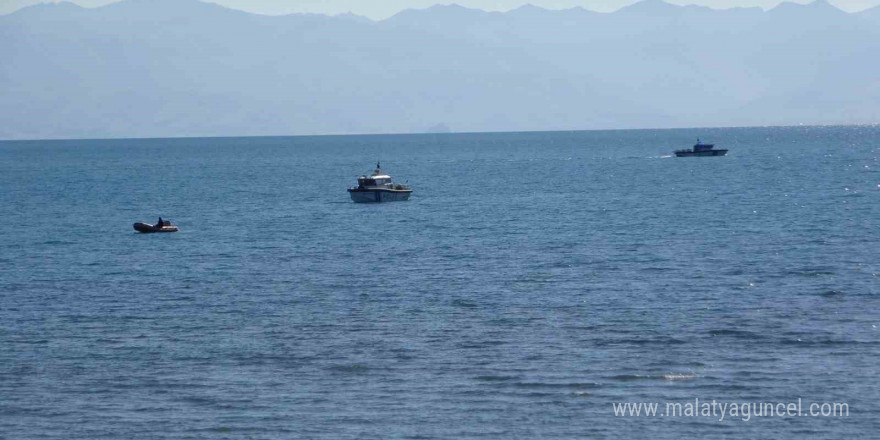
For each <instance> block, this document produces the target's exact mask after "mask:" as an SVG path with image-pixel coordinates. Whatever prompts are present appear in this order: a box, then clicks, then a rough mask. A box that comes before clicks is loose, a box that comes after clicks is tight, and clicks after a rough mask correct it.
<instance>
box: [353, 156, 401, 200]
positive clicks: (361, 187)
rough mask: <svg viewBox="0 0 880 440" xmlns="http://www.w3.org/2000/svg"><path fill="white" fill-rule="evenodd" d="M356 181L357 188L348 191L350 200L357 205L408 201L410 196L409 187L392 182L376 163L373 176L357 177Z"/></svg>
mask: <svg viewBox="0 0 880 440" xmlns="http://www.w3.org/2000/svg"><path fill="white" fill-rule="evenodd" d="M357 181H358V185H357V186H353V187H351V188H349V189H348V194H349V195H351V200H353V201H355V202H357V203H375V202H397V201H402V200H409V195H410V194H412V189H411V188H410V187H409V185H404V184H400V183H394V182H392V181H391V176H389V175H387V174H385V172H384V171H382V167H381V166H379V164H378V163H376V169H375V170H373V174H370V175H369V176H366V175H363V176H358V178H357Z"/></svg>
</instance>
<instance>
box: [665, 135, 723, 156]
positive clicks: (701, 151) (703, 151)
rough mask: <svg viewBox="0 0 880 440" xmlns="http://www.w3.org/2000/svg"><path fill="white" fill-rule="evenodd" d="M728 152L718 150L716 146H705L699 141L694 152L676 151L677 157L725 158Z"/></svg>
mask: <svg viewBox="0 0 880 440" xmlns="http://www.w3.org/2000/svg"><path fill="white" fill-rule="evenodd" d="M725 154H727V150H716V149H715V144H704V143H702V142H700V140H699V139H697V143H696V144H695V145H694V149H693V150H676V151H675V156H676V157H695V156H724V155H725Z"/></svg>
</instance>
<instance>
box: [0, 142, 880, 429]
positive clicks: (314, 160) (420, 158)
mask: <svg viewBox="0 0 880 440" xmlns="http://www.w3.org/2000/svg"><path fill="white" fill-rule="evenodd" d="M697 138H699V139H700V140H702V141H703V142H709V143H715V144H716V148H726V149H729V150H730V151H729V153H728V155H727V156H725V157H704V158H676V157H675V156H674V155H673V151H674V150H676V149H681V148H688V147H690V146H691V145H693V144H694V143H695V142H696V140H697ZM377 161H378V162H381V166H382V168H383V170H385V171H386V172H387V173H389V174H391V175H392V177H393V178H394V179H395V181H396V182H400V183H404V182H408V183H409V185H411V186H412V188H413V189H414V192H413V194H412V197H411V198H410V200H409V201H406V202H395V203H383V204H356V203H352V202H351V200H350V198H349V195H348V193H347V192H346V188H347V187H348V186H350V185H353V184H355V183H356V177H357V176H358V175H361V174H367V173H369V172H370V171H371V170H372V169H373V168H374V167H375V165H376V162H377ZM0 170H2V171H0V224H2V228H0V438H3V439H10V440H26V439H580V438H597V439H621V438H626V439H660V440H663V439H670V440H679V439H691V438H731V439H733V438H736V439H740V438H777V439H783V438H785V439H801V438H824V439H841V438H871V437H874V436H876V435H878V434H877V433H878V432H880V366H878V365H880V328H878V326H880V127H878V126H849V127H811V126H800V127H758V128H700V129H670V130H618V131H565V132H527V133H483V134H479V133H475V134H414V135H369V136H313V137H247V138H176V139H114V140H59V141H16V142H13V141H4V142H0ZM159 216H161V217H162V218H164V219H166V220H170V221H172V222H173V223H174V224H176V225H178V226H179V227H180V232H178V233H173V234H140V233H137V232H135V231H134V229H133V228H132V224H133V223H135V222H147V223H153V222H155V221H156V219H157V218H158V217H159ZM713 401H714V402H715V404H717V405H718V407H716V409H715V410H714V411H715V412H714V413H712V414H710V413H707V412H704V411H703V410H702V408H703V404H706V403H710V402H713ZM624 403H626V404H633V405H634V406H638V404H640V403H641V404H646V405H647V404H651V403H656V404H658V405H659V411H657V413H656V414H654V415H646V414H645V412H642V413H640V415H638V416H636V415H631V414H626V415H622V414H619V413H618V412H617V411H616V410H617V409H619V408H620V407H619V405H621V404H624ZM760 403H767V404H772V405H777V404H780V403H781V404H783V409H785V410H787V409H788V405H789V404H797V405H800V406H799V407H798V408H800V409H799V411H800V413H799V414H794V415H791V414H783V415H780V414H768V413H767V412H766V411H764V414H761V415H760V416H759V415H757V413H756V412H755V411H754V410H753V409H749V410H748V412H749V417H745V415H746V411H747V410H745V409H744V408H746V406H747V405H752V404H760ZM832 403H833V404H841V405H838V407H839V408H841V414H842V408H843V406H842V404H846V408H847V413H846V415H832V414H829V415H828V416H825V415H823V414H811V413H810V405H811V404H815V405H816V406H815V407H814V409H815V410H816V412H820V410H822V411H821V412H824V408H825V407H824V406H823V405H826V404H827V405H828V408H829V413H830V411H831V410H830V408H831V404H832ZM670 404H671V405H673V412H674V408H675V406H674V405H675V404H678V405H682V408H683V410H686V409H687V405H688V404H692V405H694V408H695V409H698V411H697V414H693V413H692V414H691V415H687V414H685V413H684V411H683V410H682V415H679V416H676V415H675V414H668V413H665V414H664V411H665V410H666V409H667V406H668V405H670ZM722 404H725V405H728V406H727V408H728V410H727V412H726V413H725V414H724V415H725V416H724V417H723V420H721V418H722V417H721V416H722V414H721V413H719V412H718V410H719V409H720V406H721V405H722ZM733 404H736V405H741V408H743V409H740V410H738V412H737V414H733V413H732V412H731V411H730V409H731V408H732V407H731V406H729V405H733ZM749 408H751V406H749ZM774 408H776V407H775V406H774ZM765 409H766V408H765Z"/></svg>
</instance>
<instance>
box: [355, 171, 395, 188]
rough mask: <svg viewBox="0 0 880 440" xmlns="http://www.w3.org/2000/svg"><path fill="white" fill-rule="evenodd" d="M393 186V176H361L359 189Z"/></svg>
mask: <svg viewBox="0 0 880 440" xmlns="http://www.w3.org/2000/svg"><path fill="white" fill-rule="evenodd" d="M389 184H391V176H389V175H386V174H373V175H372V176H359V177H358V187H360V188H366V187H370V186H385V185H389Z"/></svg>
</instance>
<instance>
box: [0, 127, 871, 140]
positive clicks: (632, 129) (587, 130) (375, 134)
mask: <svg viewBox="0 0 880 440" xmlns="http://www.w3.org/2000/svg"><path fill="white" fill-rule="evenodd" d="M878 126H880V123H876V124H813V125H738V126H719V127H663V128H657V127H645V128H602V129H573V130H523V131H452V132H448V133H422V132H419V133H407V132H400V133H345V134H338V133H329V134H279V135H254V136H237V135H229V136H146V137H106V138H46V139H0V143H25V142H71V141H120V140H133V141H140V140H161V139H169V140H174V139H256V138H310V137H315V138H317V137H320V138H333V137H378V136H456V135H482V134H518V133H532V134H539V133H579V132H584V133H596V132H604V131H615V132H616V131H669V130H739V129H756V128H764V129H773V128H837V127H841V128H842V127H878Z"/></svg>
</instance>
